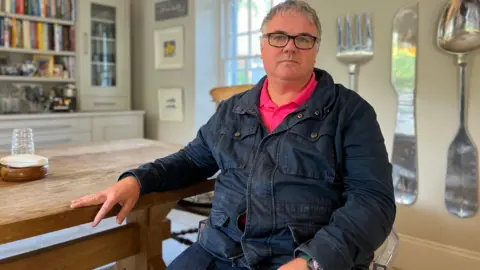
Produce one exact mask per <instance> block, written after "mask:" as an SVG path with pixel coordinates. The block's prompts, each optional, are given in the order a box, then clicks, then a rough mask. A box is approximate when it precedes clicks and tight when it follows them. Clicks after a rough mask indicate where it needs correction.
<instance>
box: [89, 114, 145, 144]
mask: <svg viewBox="0 0 480 270" xmlns="http://www.w3.org/2000/svg"><path fill="white" fill-rule="evenodd" d="M92 127H93V133H92V139H93V141H94V142H98V141H111V140H121V139H128V138H143V118H139V117H137V116H135V115H129V116H123V117H118V116H99V117H95V118H93V122H92Z"/></svg>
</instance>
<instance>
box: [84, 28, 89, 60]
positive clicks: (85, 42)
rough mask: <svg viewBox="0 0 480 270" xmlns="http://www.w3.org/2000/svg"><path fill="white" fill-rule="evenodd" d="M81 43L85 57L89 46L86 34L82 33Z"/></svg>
mask: <svg viewBox="0 0 480 270" xmlns="http://www.w3.org/2000/svg"><path fill="white" fill-rule="evenodd" d="M83 43H84V46H83V52H84V53H85V54H86V55H87V54H88V44H89V42H88V34H87V32H84V33H83Z"/></svg>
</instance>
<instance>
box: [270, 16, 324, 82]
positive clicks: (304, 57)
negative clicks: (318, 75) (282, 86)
mask: <svg viewBox="0 0 480 270" xmlns="http://www.w3.org/2000/svg"><path fill="white" fill-rule="evenodd" d="M270 33H283V34H287V35H290V36H297V35H310V36H313V37H317V29H316V27H315V25H314V24H312V23H311V22H310V21H309V20H308V19H307V18H306V17H305V16H304V15H303V14H301V13H299V12H296V11H289V12H285V13H278V14H277V15H275V16H274V17H273V19H272V20H271V21H270V22H269V23H268V24H267V25H266V28H265V34H270ZM311 40H312V39H311V38H309V37H308V36H307V37H306V38H302V37H299V38H297V45H299V46H300V47H302V46H303V47H308V46H307V45H308V44H309V42H310V41H311ZM261 42H262V45H263V46H262V48H261V55H262V59H263V65H264V67H265V72H266V73H267V75H268V76H274V77H277V78H279V79H284V80H295V79H298V78H301V77H303V76H306V75H308V74H310V73H311V72H312V71H313V68H314V66H315V58H316V56H317V52H318V49H317V46H314V47H313V48H311V49H305V50H302V49H299V48H297V47H296V46H295V43H294V40H293V39H289V40H288V43H287V45H285V46H284V47H281V48H278V47H275V46H272V45H270V44H269V39H268V38H267V37H265V38H263V39H262V40H261ZM270 42H274V43H276V44H277V45H279V44H282V43H283V44H284V43H285V39H284V38H283V37H282V36H272V37H271V38H270ZM283 44H282V45H283Z"/></svg>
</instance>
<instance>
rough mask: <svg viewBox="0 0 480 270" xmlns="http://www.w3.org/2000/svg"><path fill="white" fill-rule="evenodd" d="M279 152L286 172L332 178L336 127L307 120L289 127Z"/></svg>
mask: <svg viewBox="0 0 480 270" xmlns="http://www.w3.org/2000/svg"><path fill="white" fill-rule="evenodd" d="M285 136H287V137H286V138H285V140H284V141H283V143H282V147H281V150H280V151H281V152H280V155H279V165H280V169H281V171H282V172H283V173H284V174H287V175H293V176H299V177H302V178H309V179H316V180H324V181H327V182H333V181H334V180H335V177H336V170H335V128H334V127H331V126H329V125H326V124H324V123H323V122H321V121H314V120H312V121H306V122H305V123H303V122H302V123H298V124H296V125H294V126H293V127H291V128H290V130H289V131H288V133H287V134H286V135H285Z"/></svg>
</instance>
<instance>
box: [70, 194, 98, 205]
mask: <svg viewBox="0 0 480 270" xmlns="http://www.w3.org/2000/svg"><path fill="white" fill-rule="evenodd" d="M106 199H107V195H106V194H105V193H104V192H100V193H97V194H91V195H87V196H83V197H81V198H79V199H77V200H73V201H71V202H70V207H71V208H78V207H84V206H90V205H97V204H101V203H103V202H105V200H106Z"/></svg>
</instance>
